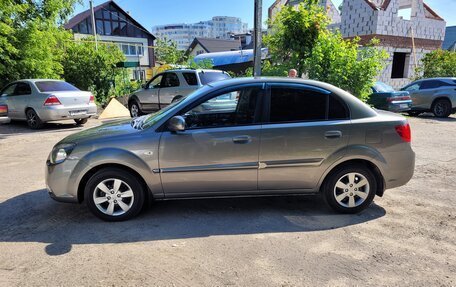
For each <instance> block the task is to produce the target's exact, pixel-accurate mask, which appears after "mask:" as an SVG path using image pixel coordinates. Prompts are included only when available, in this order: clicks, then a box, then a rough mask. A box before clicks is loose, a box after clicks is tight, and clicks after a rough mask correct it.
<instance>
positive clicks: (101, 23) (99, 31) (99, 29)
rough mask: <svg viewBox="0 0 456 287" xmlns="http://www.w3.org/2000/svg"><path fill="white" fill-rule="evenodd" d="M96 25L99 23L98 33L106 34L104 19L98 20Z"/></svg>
mask: <svg viewBox="0 0 456 287" xmlns="http://www.w3.org/2000/svg"><path fill="white" fill-rule="evenodd" d="M96 25H97V34H99V35H104V32H103V21H102V20H96Z"/></svg>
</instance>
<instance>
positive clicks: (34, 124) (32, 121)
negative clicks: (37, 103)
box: [25, 109, 44, 130]
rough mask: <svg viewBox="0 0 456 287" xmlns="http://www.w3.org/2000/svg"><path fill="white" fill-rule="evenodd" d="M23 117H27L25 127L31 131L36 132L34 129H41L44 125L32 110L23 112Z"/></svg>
mask: <svg viewBox="0 0 456 287" xmlns="http://www.w3.org/2000/svg"><path fill="white" fill-rule="evenodd" d="M25 115H26V117H27V125H28V126H29V127H30V128H31V129H34V130H36V129H40V128H42V127H43V125H44V123H43V121H42V120H41V119H40V117H39V116H38V114H37V113H36V112H35V111H34V110H33V109H28V110H27V111H26V112H25Z"/></svg>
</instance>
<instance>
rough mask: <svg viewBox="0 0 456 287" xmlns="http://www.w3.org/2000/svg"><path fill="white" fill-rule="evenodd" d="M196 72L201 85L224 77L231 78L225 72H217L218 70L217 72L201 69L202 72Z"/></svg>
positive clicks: (224, 78)
mask: <svg viewBox="0 0 456 287" xmlns="http://www.w3.org/2000/svg"><path fill="white" fill-rule="evenodd" d="M198 74H199V77H200V80H201V84H202V85H207V84H209V83H212V82H216V81H221V80H226V79H229V78H231V77H230V75H228V74H227V73H224V72H218V71H217V72H215V71H214V72H207V71H203V72H199V73H198Z"/></svg>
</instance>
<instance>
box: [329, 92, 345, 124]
mask: <svg viewBox="0 0 456 287" xmlns="http://www.w3.org/2000/svg"><path fill="white" fill-rule="evenodd" d="M349 118H350V113H349V111H348V108H347V106H346V105H345V103H344V102H343V101H342V100H341V99H339V98H337V97H335V96H334V95H329V104H328V119H329V120H345V119H349Z"/></svg>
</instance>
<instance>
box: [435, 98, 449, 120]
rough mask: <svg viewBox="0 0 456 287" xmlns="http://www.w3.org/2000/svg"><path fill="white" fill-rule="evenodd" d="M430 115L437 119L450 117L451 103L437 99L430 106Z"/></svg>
mask: <svg viewBox="0 0 456 287" xmlns="http://www.w3.org/2000/svg"><path fill="white" fill-rule="evenodd" d="M432 113H433V114H434V115H435V116H436V117H438V118H447V117H448V116H449V115H451V102H450V101H449V100H447V99H438V100H437V101H435V102H434V104H433V105H432Z"/></svg>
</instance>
